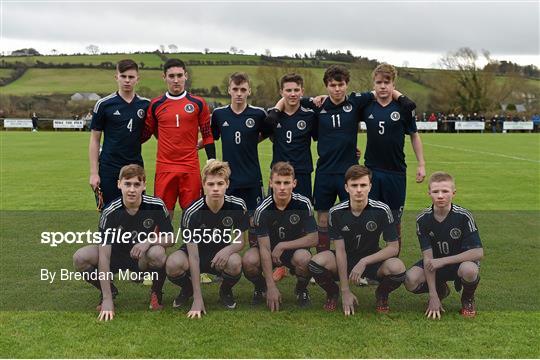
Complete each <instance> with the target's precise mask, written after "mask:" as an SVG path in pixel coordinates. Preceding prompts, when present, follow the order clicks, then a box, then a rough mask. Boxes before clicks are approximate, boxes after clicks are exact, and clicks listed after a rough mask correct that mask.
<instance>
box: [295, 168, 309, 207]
mask: <svg viewBox="0 0 540 360" xmlns="http://www.w3.org/2000/svg"><path fill="white" fill-rule="evenodd" d="M293 191H294V192H295V193H298V194H300V195H304V196H305V197H307V198H308V199H309V200H310V201H311V202H313V192H312V190H311V173H307V174H306V173H300V174H296V187H295V188H294V190H293Z"/></svg>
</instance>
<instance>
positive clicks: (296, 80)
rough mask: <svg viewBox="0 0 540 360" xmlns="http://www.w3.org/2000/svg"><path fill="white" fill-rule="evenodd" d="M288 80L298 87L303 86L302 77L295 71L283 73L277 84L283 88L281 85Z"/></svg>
mask: <svg viewBox="0 0 540 360" xmlns="http://www.w3.org/2000/svg"><path fill="white" fill-rule="evenodd" d="M288 82H293V83H296V84H297V85H298V86H300V87H303V86H304V79H303V78H302V76H300V75H298V74H295V73H292V74H287V75H283V77H282V78H281V80H280V82H279V86H280V87H281V88H282V89H283V85H284V84H285V83H288Z"/></svg>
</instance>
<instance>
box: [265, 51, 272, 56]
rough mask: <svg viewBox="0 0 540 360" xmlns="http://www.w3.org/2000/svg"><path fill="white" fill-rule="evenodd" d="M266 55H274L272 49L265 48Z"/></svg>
mask: <svg viewBox="0 0 540 360" xmlns="http://www.w3.org/2000/svg"><path fill="white" fill-rule="evenodd" d="M264 55H266V56H268V57H270V56H272V51H270V49H264Z"/></svg>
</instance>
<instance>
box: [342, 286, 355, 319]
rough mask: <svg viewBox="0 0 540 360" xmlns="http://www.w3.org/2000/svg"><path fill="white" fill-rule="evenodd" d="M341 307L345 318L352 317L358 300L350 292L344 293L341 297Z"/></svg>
mask: <svg viewBox="0 0 540 360" xmlns="http://www.w3.org/2000/svg"><path fill="white" fill-rule="evenodd" d="M341 305H342V306H343V313H344V314H345V316H349V315H354V306H355V305H358V298H357V297H356V296H355V295H354V294H353V293H352V292H351V291H350V290H349V291H345V292H343V294H342V296H341Z"/></svg>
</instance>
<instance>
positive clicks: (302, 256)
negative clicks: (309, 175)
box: [242, 162, 318, 311]
mask: <svg viewBox="0 0 540 360" xmlns="http://www.w3.org/2000/svg"><path fill="white" fill-rule="evenodd" d="M295 185H296V180H295V176H294V169H293V167H292V166H291V165H290V164H289V163H286V162H277V163H275V164H274V166H272V169H271V171H270V187H271V188H272V195H271V196H269V197H267V198H266V199H264V200H263V202H262V203H261V205H259V207H257V210H255V215H254V223H255V229H256V231H257V238H258V243H259V246H258V248H256V247H253V248H251V249H249V250H248V251H246V253H245V254H244V257H243V259H242V262H243V268H244V275H245V276H246V278H247V279H248V280H249V281H251V282H252V283H253V284H254V285H255V291H254V293H253V304H258V303H260V302H261V301H262V298H263V294H264V293H265V292H266V303H267V305H268V307H269V308H270V310H271V311H277V310H279V305H280V303H281V294H280V292H279V290H278V288H277V286H276V283H275V281H274V279H273V278H272V266H274V267H275V266H282V265H285V266H287V267H288V268H289V269H290V270H291V272H294V273H295V274H296V277H297V283H296V290H295V292H296V297H297V300H298V305H299V306H301V307H303V306H307V305H309V304H310V299H309V294H308V290H307V285H308V283H309V279H310V275H309V270H308V263H309V260H310V259H311V253H310V251H309V249H310V248H311V247H314V246H316V245H317V242H318V238H317V224H316V223H315V218H314V216H313V207H312V205H311V202H310V201H309V199H308V198H307V197H305V196H302V195H300V194H296V193H293V188H294V187H295ZM261 271H262V273H261ZM262 274H264V277H263V275H262Z"/></svg>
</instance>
